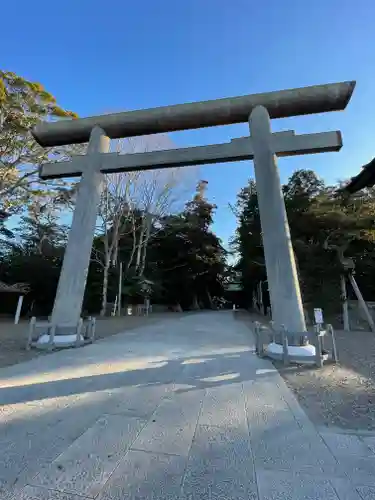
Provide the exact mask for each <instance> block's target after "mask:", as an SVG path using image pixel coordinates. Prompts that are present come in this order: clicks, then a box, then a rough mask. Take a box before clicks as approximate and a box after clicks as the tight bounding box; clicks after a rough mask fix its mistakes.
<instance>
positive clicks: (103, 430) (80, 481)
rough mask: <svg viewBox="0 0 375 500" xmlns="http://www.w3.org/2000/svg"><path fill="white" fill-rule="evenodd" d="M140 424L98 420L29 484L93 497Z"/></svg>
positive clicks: (118, 418) (129, 420)
mask: <svg viewBox="0 0 375 500" xmlns="http://www.w3.org/2000/svg"><path fill="white" fill-rule="evenodd" d="M144 424H145V423H144V422H143V421H141V420H138V419H135V418H127V417H123V416H121V415H109V416H107V417H103V418H101V419H99V420H98V421H97V422H96V423H95V424H94V425H93V426H92V427H91V428H90V429H89V430H88V431H86V432H85V433H84V434H83V435H82V436H81V437H80V438H78V439H77V440H76V441H75V442H74V443H73V444H72V445H71V446H70V447H69V448H68V449H67V450H66V451H65V452H64V453H62V454H61V455H60V456H59V457H58V458H57V459H56V460H54V461H53V462H52V463H51V465H50V467H48V468H47V469H46V470H45V471H43V472H41V473H40V474H38V475H37V476H36V477H35V478H34V479H33V484H34V485H36V486H44V487H46V488H49V489H57V490H59V491H62V492H65V493H75V494H78V495H86V496H88V497H95V496H96V495H97V494H98V493H99V492H100V490H101V489H102V486H104V484H105V483H106V481H107V480H108V478H109V477H110V475H111V474H112V472H113V471H114V470H115V468H116V466H117V464H118V462H119V460H120V459H121V458H122V457H123V456H124V455H125V453H126V451H127V450H128V449H129V447H130V446H131V444H132V442H133V441H134V440H135V438H136V436H137V434H138V433H139V432H140V430H141V429H142V427H143V426H144Z"/></svg>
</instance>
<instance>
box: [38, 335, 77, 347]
mask: <svg viewBox="0 0 375 500" xmlns="http://www.w3.org/2000/svg"><path fill="white" fill-rule="evenodd" d="M78 344H79V345H83V344H85V339H84V338H83V335H80V336H79V341H78ZM52 345H53V347H54V348H59V349H61V348H64V347H76V346H77V334H75V333H72V334H65V335H55V336H54V339H53V344H52ZM34 347H35V348H36V349H40V350H43V349H48V348H49V347H50V335H49V334H48V333H44V334H42V335H41V336H40V337H39V339H38V340H37V341H36V343H35V344H34Z"/></svg>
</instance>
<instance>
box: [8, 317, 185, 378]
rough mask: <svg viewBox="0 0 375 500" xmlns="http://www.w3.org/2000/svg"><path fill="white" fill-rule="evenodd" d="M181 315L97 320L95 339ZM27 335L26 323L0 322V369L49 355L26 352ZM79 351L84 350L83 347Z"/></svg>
mask: <svg viewBox="0 0 375 500" xmlns="http://www.w3.org/2000/svg"><path fill="white" fill-rule="evenodd" d="M182 314H187V313H172V312H165V313H153V314H150V315H149V316H148V317H146V316H124V317H120V318H116V317H115V318H103V319H100V318H98V319H97V321H96V330H95V337H96V339H103V338H106V337H109V336H111V335H115V334H116V333H120V332H123V331H126V330H133V329H136V328H139V327H142V326H144V325H148V324H152V323H154V324H156V323H158V322H160V321H165V320H166V319H173V318H176V316H178V315H180V316H181V315H182ZM27 333H28V322H27V321H21V322H20V323H19V324H18V325H14V324H13V323H12V322H11V321H6V320H2V321H0V368H3V367H5V366H10V365H14V364H16V363H21V362H22V361H28V360H29V359H33V358H35V357H37V356H46V355H48V354H49V353H47V352H45V351H38V350H36V349H31V350H30V351H26V349H25V346H26V340H27ZM80 349H84V347H82V348H80Z"/></svg>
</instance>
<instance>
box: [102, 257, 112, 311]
mask: <svg viewBox="0 0 375 500" xmlns="http://www.w3.org/2000/svg"><path fill="white" fill-rule="evenodd" d="M109 264H110V261H109V259H106V262H105V265H104V267H103V286H102V308H101V310H100V316H105V313H106V311H107V297H108V277H109Z"/></svg>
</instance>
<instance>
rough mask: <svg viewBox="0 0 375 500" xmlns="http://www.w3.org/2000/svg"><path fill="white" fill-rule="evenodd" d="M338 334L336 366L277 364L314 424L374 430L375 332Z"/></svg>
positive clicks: (249, 321)
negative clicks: (287, 365)
mask: <svg viewBox="0 0 375 500" xmlns="http://www.w3.org/2000/svg"><path fill="white" fill-rule="evenodd" d="M244 320H245V321H246V323H248V324H249V326H250V324H251V322H252V321H255V320H259V318H256V317H255V316H254V315H253V316H251V315H247V318H246V319H244ZM335 336H336V344H337V350H338V356H339V363H338V364H336V365H334V364H328V363H327V364H325V365H324V367H323V368H320V369H318V368H316V367H314V368H313V367H310V368H307V367H303V366H289V367H284V366H283V365H282V364H281V363H278V362H274V364H275V366H276V367H277V369H278V370H279V372H280V374H281V375H282V377H283V378H284V380H285V381H286V383H287V385H288V386H289V387H290V389H291V390H292V391H293V392H294V394H295V395H296V396H297V398H298V400H299V402H300V404H301V406H302V407H303V408H304V410H305V411H306V413H307V414H308V415H309V417H310V419H311V420H312V421H313V422H314V424H315V425H321V426H333V427H340V428H343V429H346V430H356V431H366V430H375V333H372V332H367V331H351V332H344V331H343V330H335ZM328 348H329V346H328Z"/></svg>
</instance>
